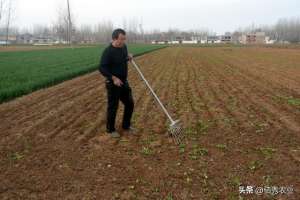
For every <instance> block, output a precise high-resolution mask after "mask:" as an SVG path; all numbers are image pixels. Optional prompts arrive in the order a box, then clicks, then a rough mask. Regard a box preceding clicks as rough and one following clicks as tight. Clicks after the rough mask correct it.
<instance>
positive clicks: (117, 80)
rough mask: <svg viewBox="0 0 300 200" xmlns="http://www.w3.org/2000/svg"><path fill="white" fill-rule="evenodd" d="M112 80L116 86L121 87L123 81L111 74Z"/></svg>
mask: <svg viewBox="0 0 300 200" xmlns="http://www.w3.org/2000/svg"><path fill="white" fill-rule="evenodd" d="M112 80H113V82H114V84H115V85H116V86H118V87H121V86H122V85H123V82H122V81H121V80H120V79H119V78H118V77H116V76H112Z"/></svg>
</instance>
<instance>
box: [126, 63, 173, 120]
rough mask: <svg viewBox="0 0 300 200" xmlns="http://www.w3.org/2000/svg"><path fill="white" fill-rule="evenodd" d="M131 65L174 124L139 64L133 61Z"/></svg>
mask: <svg viewBox="0 0 300 200" xmlns="http://www.w3.org/2000/svg"><path fill="white" fill-rule="evenodd" d="M131 63H132V65H133V66H134V67H135V69H136V70H137V71H138V73H139V74H140V76H141V77H142V79H143V81H144V82H145V83H146V85H147V86H148V88H149V90H150V91H151V93H152V95H153V96H154V98H155V99H156V100H157V102H158V103H159V105H160V107H161V108H162V109H163V111H164V113H165V114H166V115H167V117H168V118H169V120H170V121H171V123H172V124H174V123H175V121H174V120H173V119H172V117H171V115H170V114H169V112H168V111H167V109H166V108H165V106H164V105H163V104H162V102H161V101H160V99H159V98H158V96H157V95H156V93H155V92H154V90H153V89H152V87H151V86H150V84H149V83H148V81H147V80H146V78H145V77H144V75H143V73H142V71H141V70H140V68H139V67H138V66H137V64H136V63H135V62H134V60H133V59H132V60H131Z"/></svg>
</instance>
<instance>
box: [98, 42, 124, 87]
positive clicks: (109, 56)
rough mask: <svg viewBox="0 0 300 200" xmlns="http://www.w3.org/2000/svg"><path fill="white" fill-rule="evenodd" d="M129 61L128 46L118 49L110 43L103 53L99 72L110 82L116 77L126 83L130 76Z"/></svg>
mask: <svg viewBox="0 0 300 200" xmlns="http://www.w3.org/2000/svg"><path fill="white" fill-rule="evenodd" d="M128 61H129V58H128V50H127V45H124V46H123V47H120V48H117V47H114V46H113V45H112V43H110V44H109V46H107V47H106V48H105V49H104V51H103V53H102V56H101V60H100V64H99V71H100V73H101V74H102V75H103V76H105V77H106V78H107V79H108V80H112V75H114V76H116V77H118V78H119V79H120V80H121V81H123V82H125V81H126V80H127V76H128Z"/></svg>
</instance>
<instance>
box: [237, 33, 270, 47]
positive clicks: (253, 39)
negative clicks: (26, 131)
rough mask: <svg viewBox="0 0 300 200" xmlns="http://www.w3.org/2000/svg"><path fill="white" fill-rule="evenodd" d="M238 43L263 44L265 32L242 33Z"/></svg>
mask: <svg viewBox="0 0 300 200" xmlns="http://www.w3.org/2000/svg"><path fill="white" fill-rule="evenodd" d="M240 43H242V44H265V43H266V34H265V32H255V33H248V34H243V35H242V36H241V37H240Z"/></svg>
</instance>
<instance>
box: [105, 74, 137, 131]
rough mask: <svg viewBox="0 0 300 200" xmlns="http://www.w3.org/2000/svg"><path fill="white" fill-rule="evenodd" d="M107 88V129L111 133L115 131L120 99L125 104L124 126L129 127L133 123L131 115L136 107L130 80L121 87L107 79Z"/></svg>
mask: <svg viewBox="0 0 300 200" xmlns="http://www.w3.org/2000/svg"><path fill="white" fill-rule="evenodd" d="M105 84H106V89H107V100H108V102H107V103H108V105H107V122H106V131H107V132H108V133H111V132H113V131H115V130H116V129H115V121H116V115H117V111H118V106H119V100H121V102H122V103H123V104H124V106H125V108H124V115H123V122H122V128H124V129H128V128H129V127H130V123H131V117H132V113H133V109H134V100H133V97H132V90H131V87H130V86H129V83H128V81H127V80H126V81H124V82H123V85H122V86H121V87H119V86H116V85H115V84H114V83H113V81H112V80H106V81H105Z"/></svg>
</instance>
